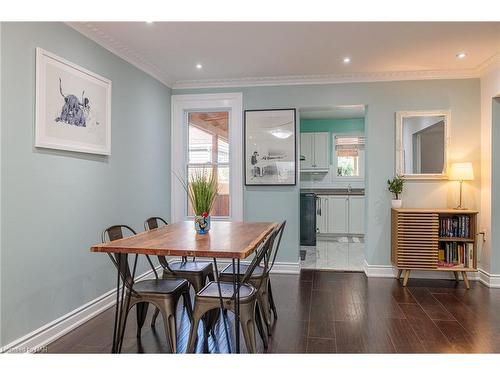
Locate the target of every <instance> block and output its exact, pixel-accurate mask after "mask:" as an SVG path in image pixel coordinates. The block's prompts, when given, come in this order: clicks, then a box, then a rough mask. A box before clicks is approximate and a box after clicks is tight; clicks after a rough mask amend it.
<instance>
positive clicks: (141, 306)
mask: <svg viewBox="0 0 500 375" xmlns="http://www.w3.org/2000/svg"><path fill="white" fill-rule="evenodd" d="M148 307H149V303H147V302H139V303H138V304H137V305H135V312H136V315H137V337H141V329H142V326H143V325H144V321H145V320H146V315H147V314H148Z"/></svg>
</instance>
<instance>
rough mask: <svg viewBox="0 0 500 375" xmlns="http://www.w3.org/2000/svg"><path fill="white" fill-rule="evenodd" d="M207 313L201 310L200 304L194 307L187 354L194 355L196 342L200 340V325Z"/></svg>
mask: <svg viewBox="0 0 500 375" xmlns="http://www.w3.org/2000/svg"><path fill="white" fill-rule="evenodd" d="M205 312H206V311H204V310H203V309H201V308H200V304H199V303H196V300H195V305H194V313H193V322H192V323H191V328H190V330H189V340H188V344H187V348H186V353H194V352H195V349H196V341H197V339H198V325H199V324H200V320H201V318H202V317H203V315H204V314H205Z"/></svg>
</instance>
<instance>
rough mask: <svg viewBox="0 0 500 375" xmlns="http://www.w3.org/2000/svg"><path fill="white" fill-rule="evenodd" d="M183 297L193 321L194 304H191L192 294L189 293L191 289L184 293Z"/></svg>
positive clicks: (190, 318)
mask: <svg viewBox="0 0 500 375" xmlns="http://www.w3.org/2000/svg"><path fill="white" fill-rule="evenodd" d="M182 299H183V301H184V307H185V309H186V311H187V314H188V317H189V321H190V322H191V324H192V323H193V306H192V305H191V296H190V295H189V289H188V290H187V291H185V292H183V293H182Z"/></svg>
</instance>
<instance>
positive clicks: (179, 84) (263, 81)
mask: <svg viewBox="0 0 500 375" xmlns="http://www.w3.org/2000/svg"><path fill="white" fill-rule="evenodd" d="M478 77H479V73H478V71H477V69H462V70H422V71H400V72H373V73H350V74H316V75H302V76H276V77H248V78H230V79H206V80H185V81H175V82H174V84H173V85H172V89H199V88H221V87H233V88H234V87H253V86H287V85H324V84H333V83H361V82H388V81H414V80H428V79H465V78H478Z"/></svg>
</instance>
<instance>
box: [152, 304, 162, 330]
mask: <svg viewBox="0 0 500 375" xmlns="http://www.w3.org/2000/svg"><path fill="white" fill-rule="evenodd" d="M159 313H160V309H159V308H158V307H157V308H156V309H155V313H154V314H153V318H152V319H151V327H154V326H155V324H156V318H158V314H159Z"/></svg>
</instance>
